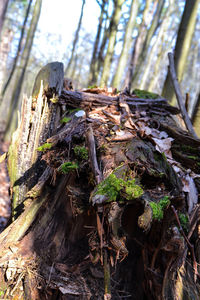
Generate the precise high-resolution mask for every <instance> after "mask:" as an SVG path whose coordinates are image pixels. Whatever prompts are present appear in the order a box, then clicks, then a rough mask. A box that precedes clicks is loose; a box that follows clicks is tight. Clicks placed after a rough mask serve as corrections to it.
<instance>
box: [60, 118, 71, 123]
mask: <svg viewBox="0 0 200 300" xmlns="http://www.w3.org/2000/svg"><path fill="white" fill-rule="evenodd" d="M71 119H72V118H70V117H64V118H62V119H61V120H60V123H68V122H69V121H71Z"/></svg>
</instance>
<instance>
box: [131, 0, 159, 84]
mask: <svg viewBox="0 0 200 300" xmlns="http://www.w3.org/2000/svg"><path fill="white" fill-rule="evenodd" d="M164 4H165V0H161V1H158V4H157V8H156V11H155V14H154V16H153V20H152V22H151V26H150V28H149V29H148V31H147V33H146V36H145V39H144V40H143V41H144V42H143V43H142V45H140V48H139V55H138V54H137V62H136V67H135V69H134V72H133V78H132V87H136V86H137V84H136V83H137V81H138V76H139V75H140V67H141V65H142V63H143V61H144V59H145V57H146V56H147V52H148V49H149V46H150V42H151V39H152V37H153V35H154V33H155V32H156V29H157V28H158V26H159V21H160V18H161V14H162V10H163V7H164Z"/></svg>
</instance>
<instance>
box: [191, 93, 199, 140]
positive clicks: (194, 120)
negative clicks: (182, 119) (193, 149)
mask: <svg viewBox="0 0 200 300" xmlns="http://www.w3.org/2000/svg"><path fill="white" fill-rule="evenodd" d="M192 124H193V126H194V129H195V132H196V134H197V135H198V136H199V138H200V93H199V95H198V97H197V100H196V103H195V105H194V110H193V114H192Z"/></svg>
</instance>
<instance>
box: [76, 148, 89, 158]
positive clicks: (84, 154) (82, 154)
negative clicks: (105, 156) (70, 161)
mask: <svg viewBox="0 0 200 300" xmlns="http://www.w3.org/2000/svg"><path fill="white" fill-rule="evenodd" d="M74 154H75V155H76V157H77V158H78V159H79V160H87V159H88V150H87V149H86V148H85V147H84V146H82V147H81V146H76V147H74Z"/></svg>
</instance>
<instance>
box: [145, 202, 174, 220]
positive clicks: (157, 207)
mask: <svg viewBox="0 0 200 300" xmlns="http://www.w3.org/2000/svg"><path fill="white" fill-rule="evenodd" d="M169 204H170V200H169V197H168V196H164V197H163V198H162V199H160V201H159V202H158V203H155V202H153V201H151V202H149V205H150V206H151V208H152V210H153V219H155V220H158V221H160V220H162V219H163V211H164V209H165V208H166V207H167V206H168V205H169Z"/></svg>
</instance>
